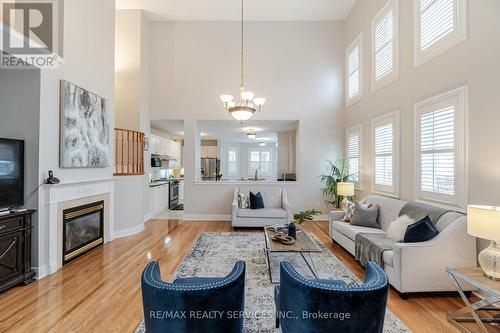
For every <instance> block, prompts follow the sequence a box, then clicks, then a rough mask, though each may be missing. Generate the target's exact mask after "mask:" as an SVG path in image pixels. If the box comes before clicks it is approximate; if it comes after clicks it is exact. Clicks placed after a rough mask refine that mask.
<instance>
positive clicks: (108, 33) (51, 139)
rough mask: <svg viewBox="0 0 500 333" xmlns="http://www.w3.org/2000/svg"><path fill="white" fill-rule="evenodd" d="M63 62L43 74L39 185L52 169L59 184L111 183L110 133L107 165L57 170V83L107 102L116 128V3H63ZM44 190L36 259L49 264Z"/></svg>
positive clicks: (74, 0)
mask: <svg viewBox="0 0 500 333" xmlns="http://www.w3.org/2000/svg"><path fill="white" fill-rule="evenodd" d="M64 33H65V35H64V63H63V64H59V68H58V69H57V70H43V71H42V72H41V85H40V141H39V142H40V161H39V175H38V178H39V181H40V182H42V181H43V179H45V178H46V177H47V171H48V170H54V173H55V176H56V177H58V178H60V179H61V182H62V183H72V182H82V181H92V180H100V179H110V178H112V176H113V163H114V154H113V152H114V139H113V138H114V136H113V135H112V134H113V133H110V152H111V156H110V164H109V167H107V168H100V169H62V168H59V116H60V113H59V96H60V94H59V82H60V80H62V79H63V80H67V81H70V82H72V83H74V84H77V85H79V86H81V87H83V88H85V89H87V90H89V91H91V92H94V93H96V94H98V95H99V96H102V97H104V98H106V99H107V100H108V102H109V111H110V114H109V119H110V122H111V123H110V124H109V128H110V129H113V128H114V114H115V113H114V109H115V88H114V77H115V74H114V47H115V44H114V38H115V1H114V0H85V1H82V0H66V1H65V3H64ZM47 203H48V187H44V188H42V189H41V191H40V196H39V223H38V227H39V229H38V234H37V235H36V236H35V237H37V238H38V241H39V246H38V253H36V254H35V257H37V258H34V262H36V261H38V266H39V268H40V269H42V270H43V269H44V268H45V267H46V265H47V264H48V262H47V260H48V235H47V233H48V219H49V210H48V205H47Z"/></svg>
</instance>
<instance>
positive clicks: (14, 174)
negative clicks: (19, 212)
mask: <svg viewBox="0 0 500 333" xmlns="http://www.w3.org/2000/svg"><path fill="white" fill-rule="evenodd" d="M23 204H24V141H22V140H14V139H4V138H0V211H2V210H6V209H9V208H16V207H18V206H22V205H23Z"/></svg>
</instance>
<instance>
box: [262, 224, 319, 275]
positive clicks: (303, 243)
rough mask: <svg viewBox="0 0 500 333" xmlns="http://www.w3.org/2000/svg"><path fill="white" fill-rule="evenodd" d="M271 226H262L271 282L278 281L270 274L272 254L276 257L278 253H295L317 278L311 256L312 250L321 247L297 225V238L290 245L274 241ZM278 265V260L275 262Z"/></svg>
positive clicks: (317, 249)
mask: <svg viewBox="0 0 500 333" xmlns="http://www.w3.org/2000/svg"><path fill="white" fill-rule="evenodd" d="M271 228H272V226H267V227H264V238H265V241H266V246H265V248H264V252H265V254H266V259H267V267H268V269H269V276H270V279H271V283H279V277H273V274H272V268H273V267H272V266H271V265H272V263H271V261H274V262H276V260H272V259H273V258H272V257H273V256H274V257H277V256H278V255H279V254H280V253H296V254H297V256H299V259H300V260H303V262H305V263H306V264H307V267H308V268H309V270H310V272H311V273H312V275H313V276H314V278H316V279H318V274H317V271H316V268H315V265H314V261H313V259H312V257H311V253H313V252H321V249H320V248H319V247H318V246H317V245H316V243H314V241H313V240H312V239H311V237H310V236H309V235H308V234H307V233H306V232H305V231H304V230H302V228H300V227H298V226H297V238H296V239H295V243H293V244H290V245H285V244H283V243H281V242H276V241H273V240H272V237H273V236H274V235H276V234H277V232H275V231H274V230H271ZM277 264H278V265H279V261H278V262H277Z"/></svg>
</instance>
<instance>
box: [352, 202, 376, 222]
mask: <svg viewBox="0 0 500 333" xmlns="http://www.w3.org/2000/svg"><path fill="white" fill-rule="evenodd" d="M378 210H379V205H375V206H372V207H363V205H362V204H360V203H359V202H356V203H355V204H354V214H353V215H352V218H351V222H350V223H351V225H357V226H360V227H369V228H380V226H379V225H378V222H377V220H378Z"/></svg>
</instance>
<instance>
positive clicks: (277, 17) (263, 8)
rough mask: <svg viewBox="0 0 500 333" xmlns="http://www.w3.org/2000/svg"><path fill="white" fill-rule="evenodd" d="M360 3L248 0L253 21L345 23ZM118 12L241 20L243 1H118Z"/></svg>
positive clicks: (247, 10)
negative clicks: (339, 21) (134, 10)
mask: <svg viewBox="0 0 500 333" xmlns="http://www.w3.org/2000/svg"><path fill="white" fill-rule="evenodd" d="M355 3H356V0H247V1H245V19H246V20H249V21H332V20H343V19H345V18H346V16H347V15H348V14H349V12H350V11H351V9H352V7H353V6H354V4H355ZM116 7H117V8H118V9H143V10H144V11H145V12H146V14H147V16H148V18H149V19H150V20H153V21H163V20H172V21H238V20H239V19H240V8H241V2H240V1H239V0H117V1H116Z"/></svg>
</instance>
